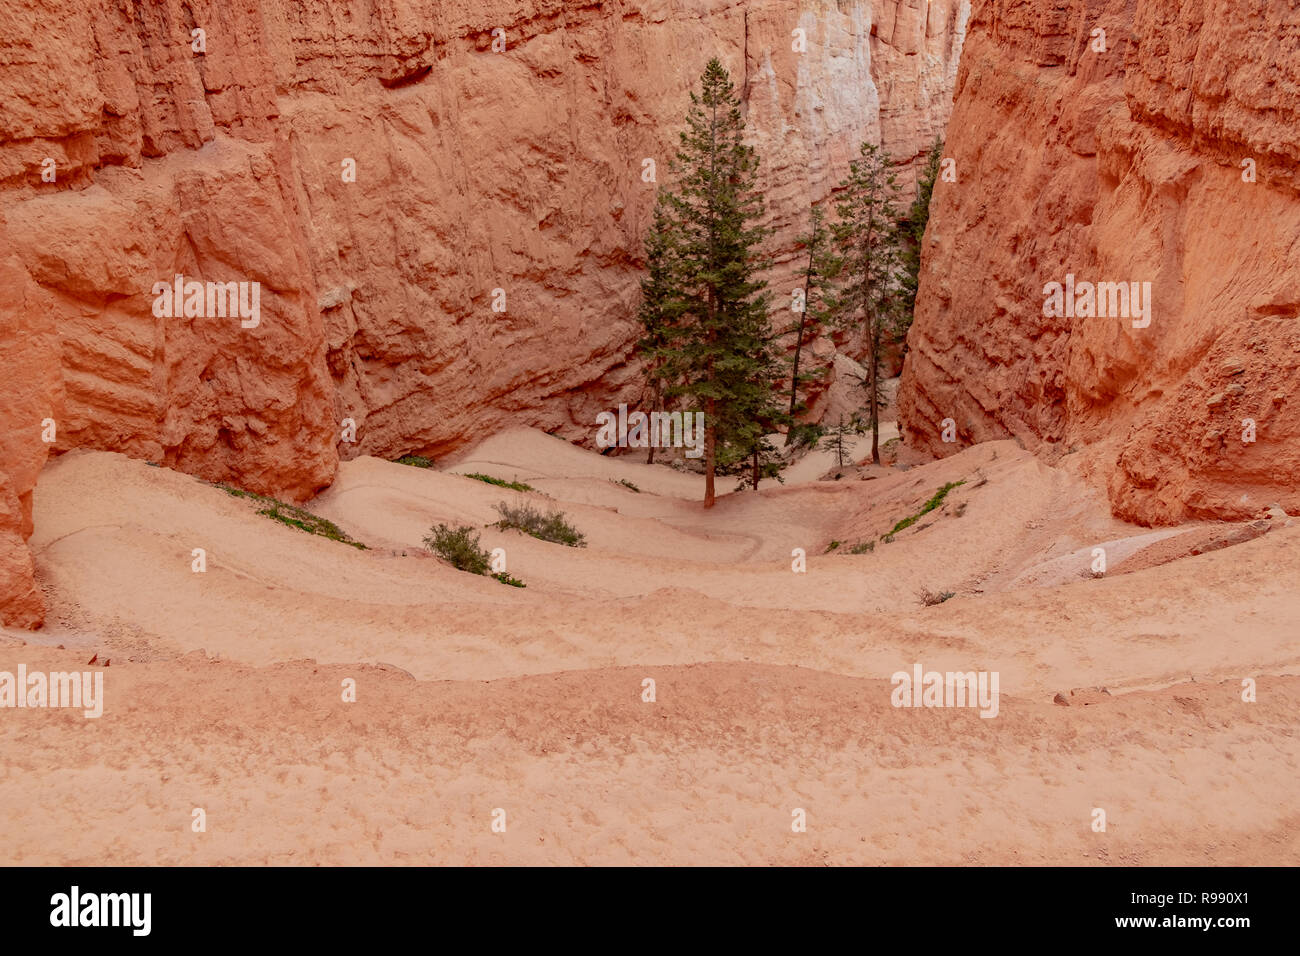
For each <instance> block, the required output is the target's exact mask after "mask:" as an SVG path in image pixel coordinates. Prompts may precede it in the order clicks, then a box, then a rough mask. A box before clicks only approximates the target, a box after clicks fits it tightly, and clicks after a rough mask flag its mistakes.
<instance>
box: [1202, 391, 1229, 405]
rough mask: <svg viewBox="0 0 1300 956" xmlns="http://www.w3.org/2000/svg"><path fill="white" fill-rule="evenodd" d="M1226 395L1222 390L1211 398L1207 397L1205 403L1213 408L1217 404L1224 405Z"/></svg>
mask: <svg viewBox="0 0 1300 956" xmlns="http://www.w3.org/2000/svg"><path fill="white" fill-rule="evenodd" d="M1226 397H1227V396H1226V395H1224V394H1223V393H1222V392H1220V393H1219V394H1218V395H1213V396H1211V397H1210V398H1208V399H1206V401H1205V404H1206V405H1208V406H1210V408H1213V407H1214V406H1215V405H1222V404H1223V400H1224V399H1225V398H1226Z"/></svg>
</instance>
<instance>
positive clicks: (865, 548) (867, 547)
mask: <svg viewBox="0 0 1300 956" xmlns="http://www.w3.org/2000/svg"><path fill="white" fill-rule="evenodd" d="M875 550H876V542H874V541H859V542H858V543H857V544H855V545H854V546H853V547H851V548H849V554H867V553H869V552H871V551H875Z"/></svg>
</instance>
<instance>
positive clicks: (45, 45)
mask: <svg viewBox="0 0 1300 956" xmlns="http://www.w3.org/2000/svg"><path fill="white" fill-rule="evenodd" d="M968 12H969V5H968V3H967V0H929V2H927V0H863V2H850V0H840V2H832V0H754V2H743V0H742V2H737V0H641V2H637V0H621V2H608V3H602V2H583V3H564V2H561V0H512V2H506V0H481V2H479V0H476V2H470V0H463V2H456V3H450V2H439V0H376V2H374V3H368V4H356V3H353V2H351V0H337V2H331V0H321V2H312V3H307V2H304V0H221V2H218V0H157V2H148V3H145V2H139V0H41V2H40V3H37V2H36V0H0V103H3V109H0V360H3V361H4V366H5V378H4V381H3V384H2V385H0V400H3V406H4V408H5V410H6V414H5V416H4V418H3V420H2V421H0V455H2V457H0V617H3V620H4V621H5V622H7V623H12V624H22V625H27V626H31V625H36V624H39V623H40V620H41V614H42V611H41V601H40V594H39V589H38V588H37V587H36V585H35V583H34V579H33V569H32V561H31V557H30V555H28V554H27V551H26V548H25V545H24V543H23V542H24V540H25V538H26V536H27V535H28V534H29V533H30V530H31V528H30V525H31V495H32V489H33V486H34V484H35V481H36V476H37V474H38V473H39V470H40V468H41V465H42V464H43V462H44V460H45V458H46V456H47V455H48V454H50V453H58V452H61V451H63V450H66V449H69V448H73V447H91V448H101V449H109V450H115V451H121V452H125V453H126V454H129V455H132V456H136V457H139V458H144V459H147V460H150V461H155V462H158V463H160V464H163V465H165V466H167V467H171V468H176V469H180V470H184V471H187V472H190V473H192V474H195V475H197V476H200V477H203V478H206V479H210V480H229V481H233V482H235V483H237V484H240V485H242V486H245V487H248V488H252V489H254V490H257V491H261V492H266V493H272V494H276V495H280V496H283V497H287V498H293V499H295V500H301V499H303V498H306V497H308V496H310V495H311V494H313V493H314V492H315V491H317V490H318V489H320V488H321V487H323V486H325V485H327V484H328V483H329V482H330V481H331V479H332V477H333V474H334V471H335V469H336V467H337V463H338V460H339V458H340V457H343V458H347V457H352V456H355V455H358V454H375V455H381V456H385V457H393V456H395V455H398V454H402V453H407V452H422V453H426V454H434V455H438V454H442V453H444V452H446V451H450V450H452V449H454V448H456V447H457V446H459V445H463V444H465V443H468V442H473V441H476V440H478V439H480V438H482V437H483V436H484V435H485V434H488V433H490V432H491V431H493V430H495V429H498V428H501V427H504V426H507V425H532V426H537V427H541V428H545V429H547V430H550V431H554V432H556V433H557V434H559V435H561V436H563V437H565V438H571V439H583V438H586V439H588V440H589V439H590V437H591V433H592V428H593V422H594V418H595V413H596V412H597V411H598V410H601V409H605V408H609V407H611V406H613V405H616V404H617V403H618V402H619V401H620V400H629V399H631V400H635V399H636V398H637V396H638V395H639V392H640V383H639V380H638V374H637V367H636V364H635V361H634V360H633V359H632V357H631V346H632V343H633V342H634V341H635V338H636V334H637V330H636V327H635V323H634V309H635V305H636V301H637V295H638V288H637V283H638V280H639V278H640V268H639V267H640V257H641V254H642V252H641V250H642V236H643V233H644V230H645V228H646V226H647V224H648V222H649V214H650V210H651V207H652V203H653V197H654V188H655V186H654V184H653V183H650V182H646V181H644V179H643V170H644V169H645V166H644V162H643V161H644V160H646V159H653V160H655V162H656V164H657V170H656V172H657V174H658V178H659V179H660V180H661V181H662V179H663V178H664V177H665V175H667V160H668V159H669V158H670V156H671V154H672V150H673V148H674V146H675V143H676V132H677V130H679V129H680V127H681V123H682V119H683V117H684V114H685V110H686V107H687V105H688V90H689V89H690V88H691V87H692V86H693V85H694V84H695V83H696V81H697V80H698V77H699V74H700V72H701V70H702V69H703V66H704V64H705V62H706V61H707V60H708V59H709V58H710V57H711V56H714V55H717V56H720V57H721V58H722V60H723V61H724V63H726V64H727V66H728V67H729V69H730V70H731V71H732V75H733V78H734V79H735V81H736V83H737V86H738V87H739V89H740V91H741V93H742V95H743V97H744V99H745V102H746V109H747V119H748V123H749V128H750V135H751V137H752V139H753V141H754V143H755V145H756V146H757V148H758V149H759V151H760V154H761V158H762V160H763V166H762V187H763V189H764V191H765V193H766V194H767V197H768V215H769V220H770V222H769V223H768V224H769V225H770V226H771V227H772V228H773V229H774V230H775V232H774V237H773V240H772V243H771V244H770V253H771V256H770V259H771V263H772V271H771V278H772V279H773V281H775V282H777V283H781V282H784V281H785V280H786V279H788V277H789V275H790V274H791V273H792V271H793V268H794V260H795V255H794V250H795V236H797V235H798V234H799V233H800V232H801V231H802V230H803V228H804V225H805V220H806V211H807V207H808V205H809V203H810V202H813V201H817V200H820V199H822V198H824V197H825V195H826V194H827V192H828V190H829V189H830V187H831V186H832V185H833V184H834V183H835V182H836V181H838V179H839V178H841V177H842V176H843V175H844V174H845V172H846V167H847V162H848V160H849V159H850V158H851V157H852V156H853V155H855V153H856V149H857V146H858V144H859V143H860V142H861V141H862V140H864V139H870V140H872V141H875V142H882V143H883V145H884V147H885V149H886V150H887V151H888V152H889V153H890V154H891V155H892V156H893V157H894V158H895V159H896V160H897V161H899V162H900V163H903V164H904V176H903V179H904V181H905V182H910V177H911V176H913V175H914V172H915V167H916V166H917V165H918V164H919V160H920V159H921V158H922V156H923V154H924V152H925V150H926V147H927V146H928V145H929V143H930V142H931V141H932V140H933V138H934V137H935V136H936V135H937V134H938V133H939V132H941V130H942V129H943V127H944V125H945V123H946V120H947V116H948V112H949V110H950V104H951V90H952V87H953V85H954V83H955V81H956V73H957V63H958V58H959V55H960V52H961V46H962V40H963V36H964V30H965V21H966V17H967V15H968ZM795 30H802V31H804V37H805V38H806V50H805V51H804V52H795V51H794V49H793V48H792V47H793V45H794V43H795V41H796V39H797V34H795V33H794V32H793V31H795ZM199 31H201V32H199ZM498 31H499V32H498ZM353 173H354V175H352V174H353ZM176 275H183V276H184V277H185V279H186V280H189V281H201V282H221V283H226V282H250V283H251V282H257V283H260V293H261V299H260V320H259V321H258V322H257V324H256V325H255V326H252V327H245V325H246V323H244V322H241V321H240V320H239V319H238V318H229V317H227V318H210V317H200V316H195V315H189V316H185V315H175V316H168V315H165V314H163V315H160V314H157V310H155V307H154V306H155V296H154V292H153V289H154V286H155V283H169V282H171V281H172V279H173V277H174V276H176ZM777 288H778V292H780V293H781V294H787V293H785V291H784V290H783V289H781V286H780V285H778V287H777ZM496 290H500V292H497V291H496ZM502 302H504V307H505V308H504V311H494V310H493V305H494V304H498V305H499V304H502ZM348 420H350V421H351V422H352V423H354V424H355V429H356V434H355V441H346V440H343V439H344V438H345V431H346V427H347V426H346V425H345V422H346V421H348ZM47 421H48V422H49V423H50V424H52V426H53V427H52V428H51V427H50V424H43V423H47ZM346 437H349V438H350V437H352V436H351V435H346Z"/></svg>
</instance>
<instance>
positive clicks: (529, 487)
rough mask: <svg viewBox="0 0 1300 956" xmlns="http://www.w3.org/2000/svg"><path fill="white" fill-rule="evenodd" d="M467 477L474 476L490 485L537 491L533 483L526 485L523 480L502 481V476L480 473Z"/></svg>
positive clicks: (514, 489)
mask: <svg viewBox="0 0 1300 956" xmlns="http://www.w3.org/2000/svg"><path fill="white" fill-rule="evenodd" d="M465 477H466V478H473V479H474V480H475V481H485V482H487V483H488V484H489V485H496V486H497V487H498V488H509V489H510V490H511V491H536V490H537V489H535V488H534V487H533V486H532V485H526V484H524V483H523V482H522V481H502V480H501V479H500V478H493V477H492V476H491V475H480V474H478V473H474V474H470V475H466V476H465Z"/></svg>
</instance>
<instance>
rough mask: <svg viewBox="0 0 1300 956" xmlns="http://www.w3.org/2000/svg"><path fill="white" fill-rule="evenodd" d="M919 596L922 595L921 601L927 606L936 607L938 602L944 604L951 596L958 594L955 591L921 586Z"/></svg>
mask: <svg viewBox="0 0 1300 956" xmlns="http://www.w3.org/2000/svg"><path fill="white" fill-rule="evenodd" d="M917 596H918V597H920V599H921V603H922V604H924V605H925V606H926V607H934V606H935V605H936V604H942V603H943V602H944V601H946V600H948V599H949V598H950V597H955V596H956V594H955V593H954V592H953V591H931V590H930V589H929V588H921V590H920V591H918V592H917Z"/></svg>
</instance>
